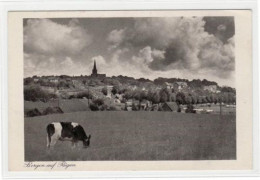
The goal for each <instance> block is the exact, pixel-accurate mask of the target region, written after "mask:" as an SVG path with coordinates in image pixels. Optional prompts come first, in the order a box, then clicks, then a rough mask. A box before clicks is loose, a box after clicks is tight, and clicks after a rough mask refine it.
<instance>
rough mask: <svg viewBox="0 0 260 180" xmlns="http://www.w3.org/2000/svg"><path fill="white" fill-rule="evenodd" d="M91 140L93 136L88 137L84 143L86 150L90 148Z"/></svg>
mask: <svg viewBox="0 0 260 180" xmlns="http://www.w3.org/2000/svg"><path fill="white" fill-rule="evenodd" d="M90 138H91V135H89V136H87V137H86V139H85V140H84V141H83V144H84V147H85V148H87V147H89V144H90Z"/></svg>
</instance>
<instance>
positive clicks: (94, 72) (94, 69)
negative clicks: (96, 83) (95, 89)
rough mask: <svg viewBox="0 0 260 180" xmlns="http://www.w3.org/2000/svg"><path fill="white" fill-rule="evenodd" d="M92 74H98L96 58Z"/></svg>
mask: <svg viewBox="0 0 260 180" xmlns="http://www.w3.org/2000/svg"><path fill="white" fill-rule="evenodd" d="M92 74H93V75H96V74H97V67H96V60H94V67H93V69H92Z"/></svg>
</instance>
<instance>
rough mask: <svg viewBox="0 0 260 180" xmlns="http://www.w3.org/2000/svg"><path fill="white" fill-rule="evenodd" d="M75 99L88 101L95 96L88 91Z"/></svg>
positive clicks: (79, 94)
mask: <svg viewBox="0 0 260 180" xmlns="http://www.w3.org/2000/svg"><path fill="white" fill-rule="evenodd" d="M75 97H76V98H79V99H83V98H84V97H85V98H87V99H92V97H93V96H92V94H91V93H89V92H88V91H85V92H80V93H78V94H77V95H75Z"/></svg>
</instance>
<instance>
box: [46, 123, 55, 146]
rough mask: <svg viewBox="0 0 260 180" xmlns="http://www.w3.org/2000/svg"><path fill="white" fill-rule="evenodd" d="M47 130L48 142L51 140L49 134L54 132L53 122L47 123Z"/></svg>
mask: <svg viewBox="0 0 260 180" xmlns="http://www.w3.org/2000/svg"><path fill="white" fill-rule="evenodd" d="M46 130H47V134H48V139H49V142H50V141H51V136H52V135H53V134H54V133H55V128H54V125H53V124H48V126H47V127H46Z"/></svg>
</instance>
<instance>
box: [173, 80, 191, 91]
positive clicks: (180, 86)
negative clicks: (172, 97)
mask: <svg viewBox="0 0 260 180" xmlns="http://www.w3.org/2000/svg"><path fill="white" fill-rule="evenodd" d="M187 87H188V84H187V82H182V81H179V82H175V83H174V88H175V89H178V91H181V90H183V89H184V88H187Z"/></svg>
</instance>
